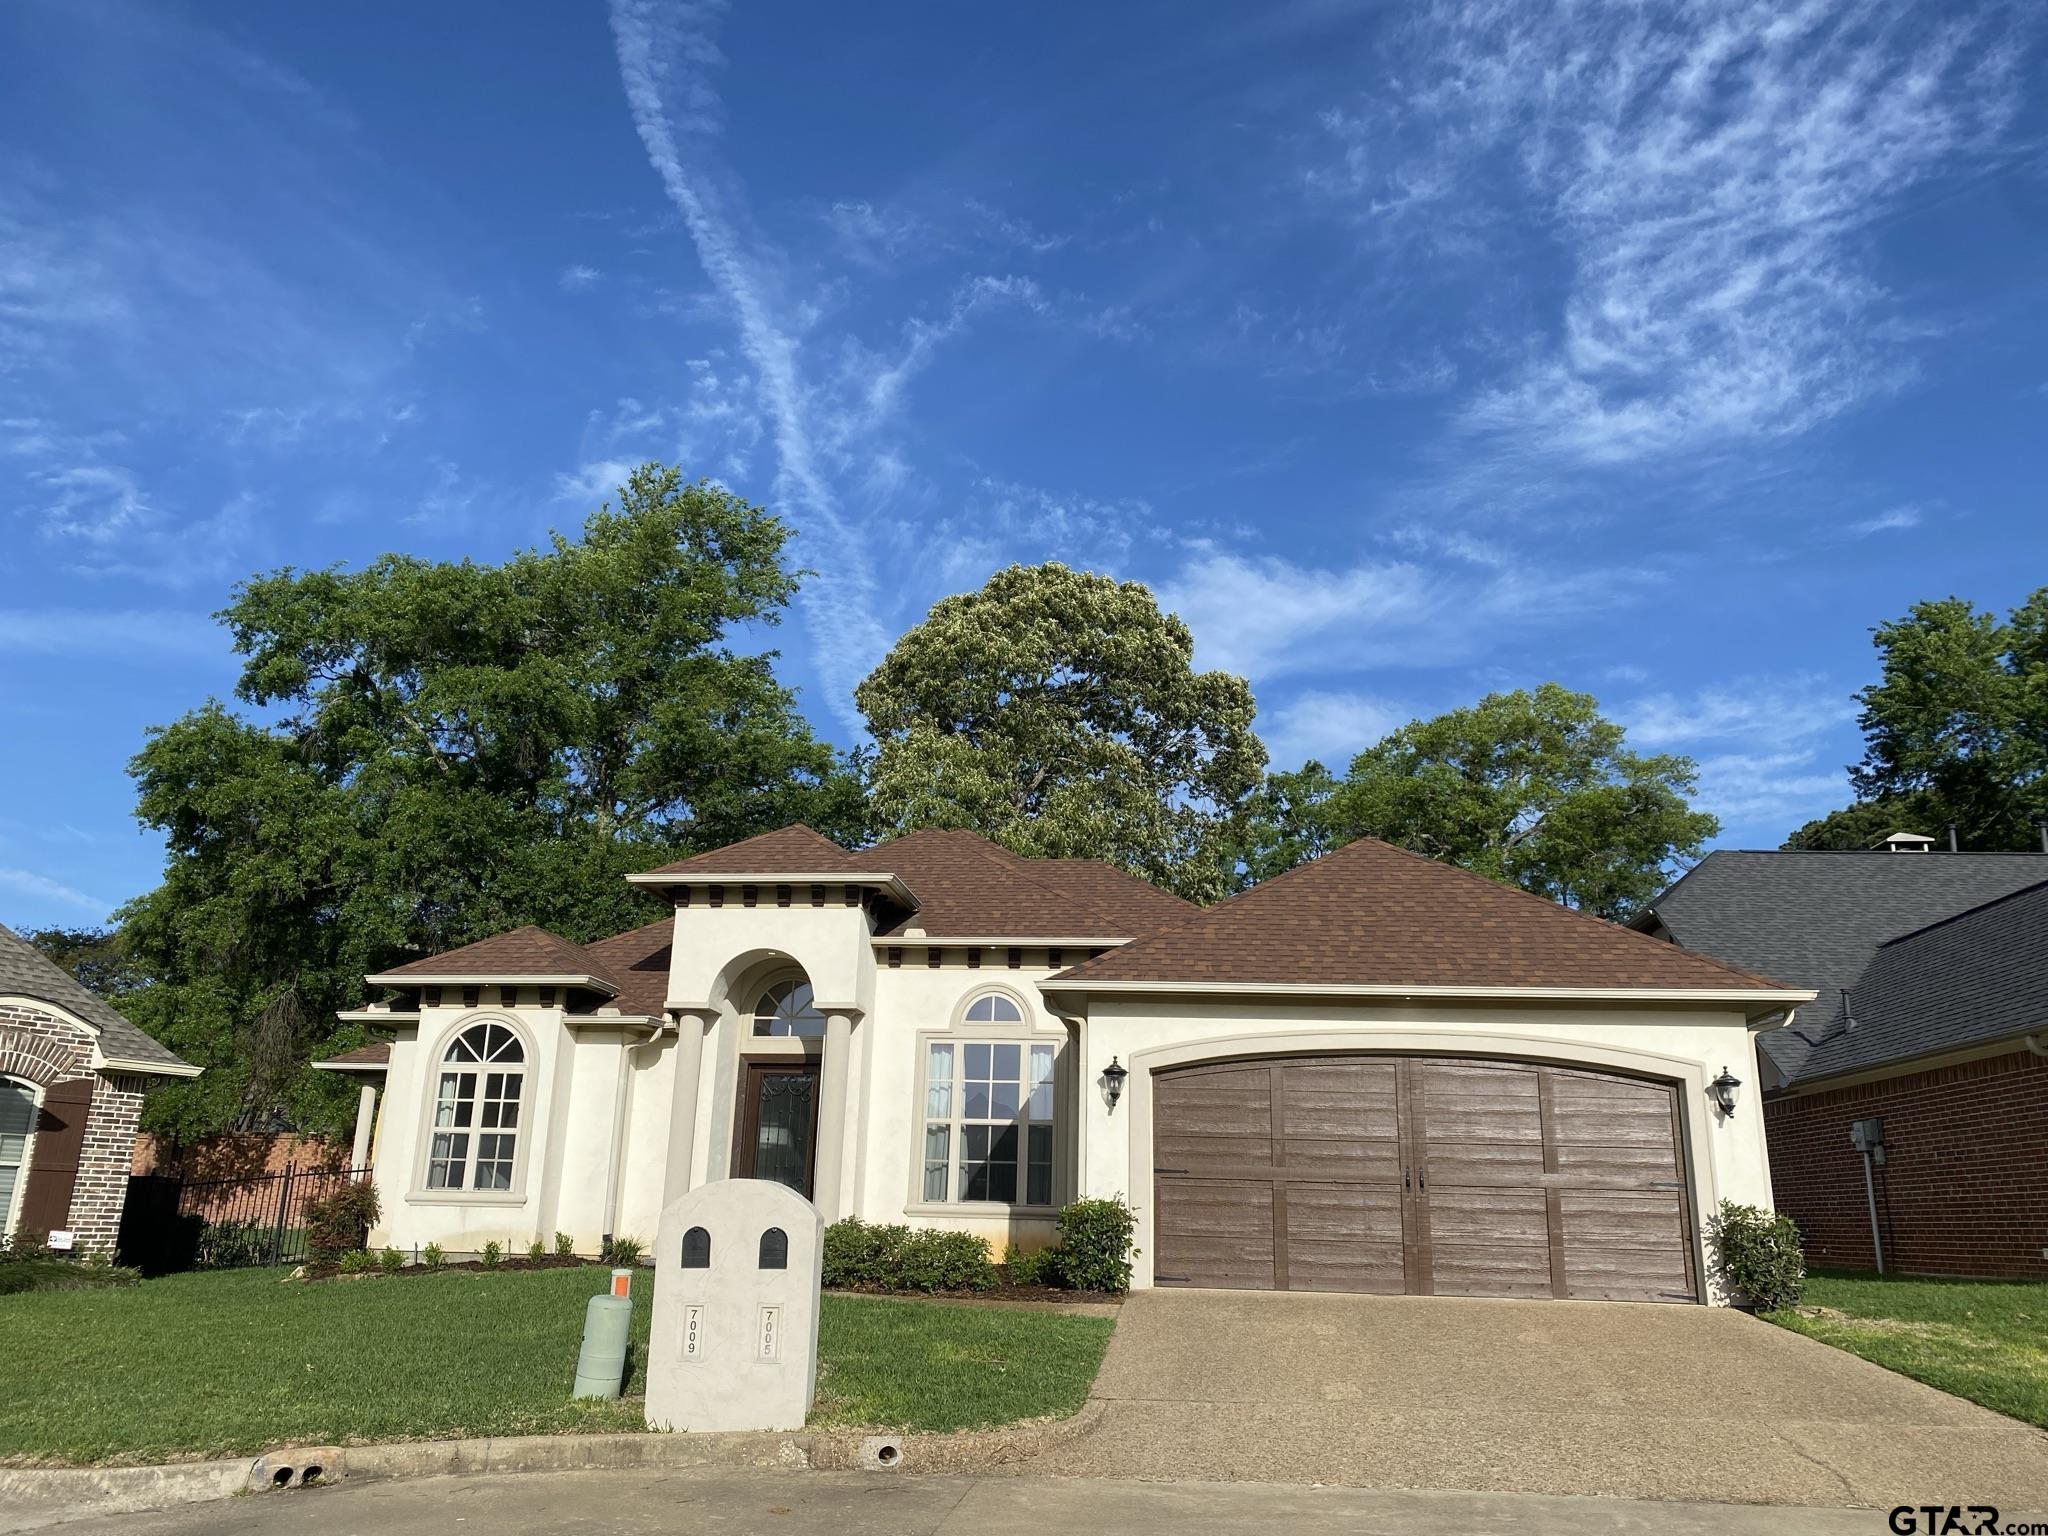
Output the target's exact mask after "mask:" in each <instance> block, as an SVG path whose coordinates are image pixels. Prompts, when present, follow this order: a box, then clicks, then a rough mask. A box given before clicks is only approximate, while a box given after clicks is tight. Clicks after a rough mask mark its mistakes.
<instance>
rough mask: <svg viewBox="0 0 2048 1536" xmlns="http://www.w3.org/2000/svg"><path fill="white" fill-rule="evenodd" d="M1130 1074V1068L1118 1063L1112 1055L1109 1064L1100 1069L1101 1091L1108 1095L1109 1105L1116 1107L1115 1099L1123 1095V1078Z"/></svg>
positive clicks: (1112, 1107)
mask: <svg viewBox="0 0 2048 1536" xmlns="http://www.w3.org/2000/svg"><path fill="white" fill-rule="evenodd" d="M1130 1075H1131V1069H1130V1068H1129V1067H1126V1066H1124V1065H1123V1064H1122V1063H1120V1062H1119V1061H1118V1060H1117V1059H1116V1058H1115V1057H1114V1056H1112V1057H1110V1058H1109V1065H1108V1066H1106V1067H1104V1068H1103V1069H1102V1091H1103V1092H1104V1093H1105V1094H1107V1095H1108V1096H1109V1107H1110V1108H1111V1109H1115V1108H1116V1101H1117V1100H1118V1099H1120V1098H1122V1097H1123V1096H1124V1079H1125V1078H1127V1077H1129V1076H1130Z"/></svg>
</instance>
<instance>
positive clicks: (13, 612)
mask: <svg viewBox="0 0 2048 1536" xmlns="http://www.w3.org/2000/svg"><path fill="white" fill-rule="evenodd" d="M0 651H13V652H18V653H23V654H27V655H34V656H119V657H128V658H131V659H132V658H136V657H148V656H156V655H162V654H164V653H165V652H170V653H173V654H177V655H185V656H202V655H225V654H226V651H227V641H226V639H225V637H224V636H223V635H222V633H221V631H220V630H219V629H217V628H215V627H214V625H213V624H212V623H211V622H210V621H209V620H208V619H207V618H206V617H205V615H203V614H197V613H179V612H176V611H174V610H165V609H151V608H128V609H103V608H0Z"/></svg>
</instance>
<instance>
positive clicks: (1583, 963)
mask: <svg viewBox="0 0 2048 1536" xmlns="http://www.w3.org/2000/svg"><path fill="white" fill-rule="evenodd" d="M1061 980H1066V981H1076V982H1097V981H1103V982H1115V981H1154V982H1193V983H1223V984H1233V983H1235V984H1251V985H1260V984H1275V985H1287V984H1307V985H1323V986H1395V987H1398V986H1415V987H1461V986H1469V987H1488V988H1491V987H1559V988H1588V989H1598V990H1635V989H1638V988H1673V989H1711V990H1715V991H1735V990H1759V991H1762V990H1772V989H1776V988H1777V987H1778V986H1779V984H1778V983H1776V982H1772V981H1767V980H1765V979H1764V978H1763V977H1760V976H1753V975H1751V974H1750V973H1749V972H1747V971H1739V970H1736V969H1735V968H1734V967H1733V966H1727V965H1722V964H1721V963H1720V962H1718V961H1714V960H1708V959H1706V958H1705V957H1704V956H1701V955H1694V954H1689V953H1687V952H1686V951H1684V950H1681V949H1679V948H1678V947H1677V946H1676V945H1673V944H1666V943H1663V942H1662V941H1660V940H1657V939H1652V938H1649V937H1648V936H1647V935H1645V934H1640V933H1634V932H1631V931H1630V930H1629V929H1626V928H1621V927H1617V926H1616V925H1615V924H1613V923H1609V922H1604V921H1602V920H1601V919H1599V918H1596V917H1589V916H1587V915H1586V914H1584V913H1581V912H1574V911H1571V910H1570V909H1568V908H1565V907H1561V906H1558V905H1556V904H1555V903H1554V902H1550V901H1546V900H1544V899H1543V898H1542V897H1540V896H1532V895H1530V894H1529V893H1528V892H1526V891H1519V890H1515V889H1513V888H1512V887H1509V886H1505V885H1500V884H1497V883H1496V882H1494V881H1492V880H1488V879H1486V878H1485V877H1484V876H1481V875H1475V874H1472V873H1470V872H1469V871H1467V870H1462V869H1458V868H1455V867H1454V866H1452V865H1448V864H1440V863H1437V862H1436V861H1434V860H1431V859H1426V858H1423V857H1421V856H1420V855H1418V854H1413V853H1407V852H1404V851H1403V850H1401V849H1399V848H1394V847H1391V846H1389V845H1388V844H1386V843H1381V842H1376V841H1374V840H1372V839H1370V838H1366V839H1362V840H1361V841H1359V842H1355V843H1352V844H1349V845H1348V846H1346V847H1343V848H1340V849H1338V850H1337V851H1336V852H1334V853H1330V854H1326V855H1325V856H1324V857H1322V858H1320V859H1317V860H1315V861H1314V862H1312V863H1309V864H1304V865H1302V866H1301V867H1299V868H1297V869H1292V870H1289V871H1288V872H1287V873H1286V874H1284V875H1279V876H1277V877H1275V878H1274V879H1271V880H1268V881H1266V882H1265V883H1264V884H1263V885H1257V886H1254V887H1252V889H1250V890H1248V891H1246V892H1244V893H1243V894H1242V895H1239V896H1234V897H1232V898H1231V899H1230V900H1228V901H1225V902H1221V903H1219V904H1218V905H1216V906H1213V907H1209V908H1207V909H1204V910H1202V911H1199V912H1196V913H1195V914H1194V915H1192V916H1190V917H1187V918H1185V919H1183V920H1182V921H1180V922H1178V923H1175V924H1173V925H1171V926H1170V927H1167V928H1164V929H1161V930H1160V931H1158V932H1157V933H1154V934H1152V935H1150V936H1149V937H1145V938H1140V939H1139V940H1137V941H1136V942H1135V943H1132V944H1127V945H1124V946H1123V947H1121V948H1119V949H1114V950H1111V951H1110V952H1109V953H1108V954H1106V955H1103V956H1101V957H1100V958H1098V959H1095V960H1091V961H1088V962H1087V963H1085V964H1083V965H1078V966H1075V967H1073V968H1072V969H1071V970H1067V971H1064V972H1062V973H1061V974H1060V976H1059V977H1056V978H1055V981H1061Z"/></svg>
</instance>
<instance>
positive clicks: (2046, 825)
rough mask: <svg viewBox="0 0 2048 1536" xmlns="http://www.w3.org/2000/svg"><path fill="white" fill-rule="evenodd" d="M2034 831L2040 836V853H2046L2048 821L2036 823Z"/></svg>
mask: <svg viewBox="0 0 2048 1536" xmlns="http://www.w3.org/2000/svg"><path fill="white" fill-rule="evenodd" d="M2034 830H2035V831H2036V832H2038V833H2040V834H2041V851H2042V852H2043V853H2048V821H2037V822H2035V823H2034Z"/></svg>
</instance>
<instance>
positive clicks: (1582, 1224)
mask: <svg viewBox="0 0 2048 1536" xmlns="http://www.w3.org/2000/svg"><path fill="white" fill-rule="evenodd" d="M1557 1208H1558V1214H1559V1215H1560V1216H1561V1217H1562V1218H1563V1220H1564V1236H1565V1242H1566V1244H1567V1247H1568V1249H1569V1248H1578V1247H1581V1246H1585V1247H1592V1246H1597V1245H1601V1244H1614V1245H1617V1246H1621V1247H1636V1248H1654V1247H1672V1246H1675V1245H1676V1244H1678V1243H1679V1242H1681V1241H1683V1239H1684V1237H1685V1212H1684V1208H1683V1207H1682V1206H1681V1205H1680V1203H1679V1199H1678V1195H1677V1193H1676V1192H1673V1193H1671V1194H1669V1195H1661V1196H1660V1195H1654V1194H1646V1195H1619V1194H1607V1193H1600V1194H1590V1193H1581V1192H1579V1191H1576V1190H1563V1191H1560V1192H1559V1194H1558V1197H1557Z"/></svg>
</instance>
